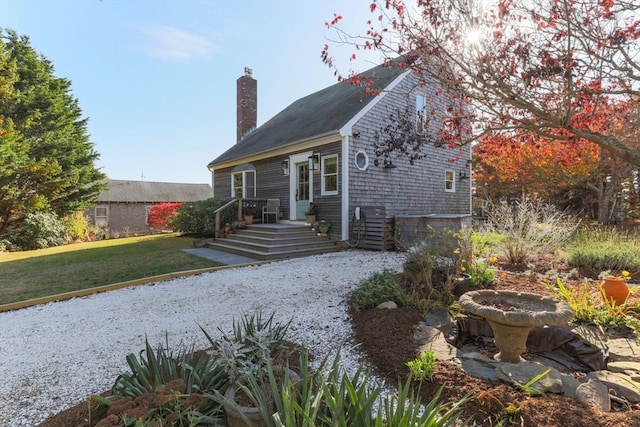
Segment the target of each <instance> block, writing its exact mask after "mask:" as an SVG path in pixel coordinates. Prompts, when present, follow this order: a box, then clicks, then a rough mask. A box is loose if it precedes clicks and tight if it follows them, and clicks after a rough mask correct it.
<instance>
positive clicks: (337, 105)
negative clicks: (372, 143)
mask: <svg viewBox="0 0 640 427" xmlns="http://www.w3.org/2000/svg"><path fill="white" fill-rule="evenodd" d="M404 71H406V68H405V69H402V68H398V67H396V66H383V65H379V66H377V67H374V68H372V69H370V70H368V71H365V72H363V73H361V74H360V76H361V77H362V78H363V79H367V80H369V79H370V81H371V82H372V84H371V85H370V87H371V89H373V90H374V91H375V90H383V89H384V88H385V87H387V86H388V85H389V84H390V83H391V82H392V81H393V80H394V79H395V78H396V77H398V76H399V75H400V74H401V73H403V72H404ZM373 99H374V96H372V95H368V94H366V93H365V90H364V88H363V87H362V86H359V85H355V84H349V83H344V82H343V83H336V84H334V85H332V86H329V87H327V88H325V89H322V90H320V91H318V92H315V93H313V94H311V95H308V96H305V97H304V98H300V99H298V100H297V101H295V102H294V103H293V104H291V105H289V106H288V107H287V108H285V109H284V110H282V111H281V112H280V113H278V114H276V115H275V116H274V117H273V118H271V119H270V120H269V121H267V122H266V123H264V124H263V125H262V126H260V127H258V128H257V129H256V130H255V131H253V132H252V133H250V134H248V135H247V136H245V137H244V138H243V139H242V140H241V141H240V142H239V143H237V144H235V145H234V146H232V147H231V148H229V149H228V150H227V151H225V152H224V153H222V154H221V155H220V156H218V157H217V158H216V159H215V160H213V161H212V162H210V163H209V165H208V166H209V167H211V166H215V165H216V164H218V163H223V162H226V161H230V160H234V159H239V158H243V157H247V156H251V155H255V154H259V153H265V152H268V151H271V150H274V149H276V148H280V147H285V146H287V145H291V144H294V143H296V142H298V141H304V140H306V139H309V138H312V137H314V136H319V135H325V134H328V133H330V132H335V131H338V130H339V129H340V128H342V127H343V126H344V125H345V124H347V122H348V121H349V120H351V119H352V118H353V117H354V116H355V115H356V114H357V113H358V112H359V111H360V110H362V109H363V108H364V107H365V106H366V105H367V104H369V103H370V102H371V101H372V100H373Z"/></svg>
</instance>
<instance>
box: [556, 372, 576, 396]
mask: <svg viewBox="0 0 640 427" xmlns="http://www.w3.org/2000/svg"><path fill="white" fill-rule="evenodd" d="M560 379H561V380H562V394H564V395H565V396H569V397H573V398H575V397H576V390H577V388H578V386H580V381H578V380H577V379H575V378H573V377H572V376H571V375H567V374H560Z"/></svg>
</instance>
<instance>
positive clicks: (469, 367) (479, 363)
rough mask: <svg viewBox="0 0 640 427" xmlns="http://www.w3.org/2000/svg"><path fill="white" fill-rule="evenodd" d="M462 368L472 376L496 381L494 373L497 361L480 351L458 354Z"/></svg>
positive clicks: (496, 377)
mask: <svg viewBox="0 0 640 427" xmlns="http://www.w3.org/2000/svg"><path fill="white" fill-rule="evenodd" d="M459 359H460V365H461V367H462V369H463V370H464V371H465V372H466V373H467V374H469V375H471V376H472V377H476V378H483V379H487V380H491V381H497V380H498V375H497V374H496V367H497V366H498V363H499V362H497V361H495V360H493V359H491V358H490V357H487V356H485V355H484V354H482V353H478V352H471V353H463V354H461V355H460V356H459Z"/></svg>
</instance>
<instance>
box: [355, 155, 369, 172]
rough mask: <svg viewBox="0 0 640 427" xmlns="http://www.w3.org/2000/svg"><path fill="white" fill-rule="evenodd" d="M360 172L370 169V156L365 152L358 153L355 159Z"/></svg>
mask: <svg viewBox="0 0 640 427" xmlns="http://www.w3.org/2000/svg"><path fill="white" fill-rule="evenodd" d="M353 161H354V163H355V165H356V167H357V168H358V170H361V171H363V170H366V169H367V168H368V167H369V156H368V155H367V153H366V152H365V151H362V150H360V151H358V152H357V153H356V155H355V157H354V159H353Z"/></svg>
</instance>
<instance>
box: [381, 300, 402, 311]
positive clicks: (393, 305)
mask: <svg viewBox="0 0 640 427" xmlns="http://www.w3.org/2000/svg"><path fill="white" fill-rule="evenodd" d="M376 308H380V309H394V308H398V304H396V303H395V302H393V301H385V302H383V303H380V304H378V306H377V307H376Z"/></svg>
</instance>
